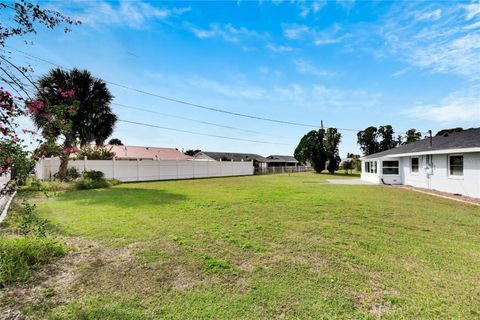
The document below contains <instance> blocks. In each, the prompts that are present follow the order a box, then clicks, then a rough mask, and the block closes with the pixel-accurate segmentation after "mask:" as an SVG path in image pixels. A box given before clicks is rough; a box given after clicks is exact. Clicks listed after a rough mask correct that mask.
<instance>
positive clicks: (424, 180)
mask: <svg viewBox="0 0 480 320" xmlns="http://www.w3.org/2000/svg"><path fill="white" fill-rule="evenodd" d="M418 158H419V159H420V161H419V163H420V168H419V172H418V174H416V173H412V172H411V169H410V159H411V157H403V158H402V167H403V173H404V176H403V180H404V184H406V185H411V186H414V187H419V188H427V189H434V190H438V191H443V192H449V193H458V194H462V195H465V196H469V197H476V198H480V152H476V153H464V154H463V176H450V175H449V168H448V155H447V154H439V155H433V159H432V161H433V170H432V173H433V174H432V175H431V176H430V179H429V178H428V175H427V172H426V170H425V166H426V156H419V157H418Z"/></svg>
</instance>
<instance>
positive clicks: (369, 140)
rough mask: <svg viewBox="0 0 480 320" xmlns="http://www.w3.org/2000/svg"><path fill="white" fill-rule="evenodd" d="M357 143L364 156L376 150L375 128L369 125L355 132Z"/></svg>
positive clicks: (377, 147)
mask: <svg viewBox="0 0 480 320" xmlns="http://www.w3.org/2000/svg"><path fill="white" fill-rule="evenodd" d="M357 143H358V144H359V145H360V149H362V151H363V154H364V155H365V156H368V155H370V154H373V153H376V152H378V149H379V145H378V142H377V128H375V127H373V126H370V127H368V128H366V129H365V130H362V131H360V132H359V133H357Z"/></svg>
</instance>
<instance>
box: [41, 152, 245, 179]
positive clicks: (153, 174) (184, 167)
mask: <svg viewBox="0 0 480 320" xmlns="http://www.w3.org/2000/svg"><path fill="white" fill-rule="evenodd" d="M59 166H60V159H59V158H46V159H43V160H40V161H38V162H37V164H36V166H35V174H36V177H37V178H38V179H44V180H48V179H51V178H52V177H53V175H54V174H56V173H57V172H58V168H59ZM68 167H69V168H72V167H73V168H76V169H77V170H78V172H83V171H87V170H96V171H102V172H103V173H104V174H105V178H107V179H117V180H120V181H122V182H128V181H154V180H176V179H193V178H209V177H228V176H248V175H253V162H251V161H245V162H237V161H236V162H233V161H195V160H192V161H190V160H70V161H69V162H68Z"/></svg>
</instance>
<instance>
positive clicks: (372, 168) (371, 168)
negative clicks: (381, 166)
mask: <svg viewBox="0 0 480 320" xmlns="http://www.w3.org/2000/svg"><path fill="white" fill-rule="evenodd" d="M365 172H368V173H377V162H376V161H365Z"/></svg>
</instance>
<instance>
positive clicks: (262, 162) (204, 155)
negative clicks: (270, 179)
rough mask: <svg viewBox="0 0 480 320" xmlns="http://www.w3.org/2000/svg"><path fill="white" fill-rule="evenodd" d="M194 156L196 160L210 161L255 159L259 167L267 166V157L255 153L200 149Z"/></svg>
mask: <svg viewBox="0 0 480 320" xmlns="http://www.w3.org/2000/svg"><path fill="white" fill-rule="evenodd" d="M193 158H194V160H209V161H254V162H255V163H256V164H258V166H259V167H266V164H267V159H266V158H265V157H263V156H261V155H258V154H254V153H236V152H209V151H200V152H198V153H196V154H195V155H194V156H193Z"/></svg>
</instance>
